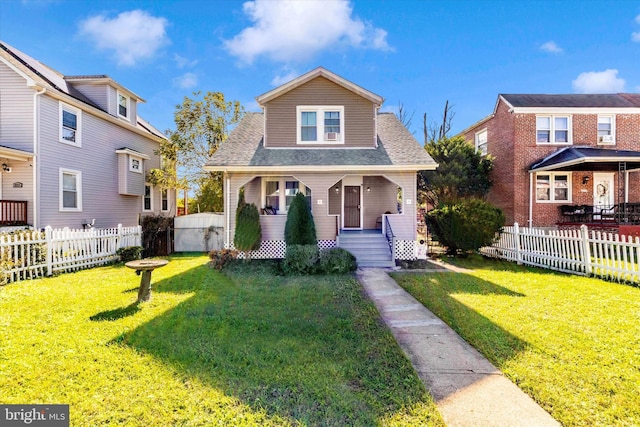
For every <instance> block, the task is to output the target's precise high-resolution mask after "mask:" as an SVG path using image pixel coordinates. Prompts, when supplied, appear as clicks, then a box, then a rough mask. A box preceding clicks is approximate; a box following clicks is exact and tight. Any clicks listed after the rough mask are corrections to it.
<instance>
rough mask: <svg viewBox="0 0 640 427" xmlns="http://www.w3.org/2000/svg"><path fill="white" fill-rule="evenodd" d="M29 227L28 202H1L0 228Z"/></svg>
mask: <svg viewBox="0 0 640 427" xmlns="http://www.w3.org/2000/svg"><path fill="white" fill-rule="evenodd" d="M23 225H27V201H26V200H0V226H3V227H4V226H23Z"/></svg>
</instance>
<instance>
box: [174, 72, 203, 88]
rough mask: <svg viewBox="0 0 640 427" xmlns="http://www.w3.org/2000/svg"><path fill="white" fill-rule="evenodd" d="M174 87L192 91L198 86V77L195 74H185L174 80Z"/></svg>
mask: <svg viewBox="0 0 640 427" xmlns="http://www.w3.org/2000/svg"><path fill="white" fill-rule="evenodd" d="M173 85H174V86H178V87H179V88H182V89H191V88H193V87H196V86H197V85H198V76H196V75H195V74H194V73H184V74H183V75H181V76H180V77H176V78H174V79H173Z"/></svg>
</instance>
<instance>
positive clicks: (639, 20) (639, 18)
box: [635, 15, 640, 24]
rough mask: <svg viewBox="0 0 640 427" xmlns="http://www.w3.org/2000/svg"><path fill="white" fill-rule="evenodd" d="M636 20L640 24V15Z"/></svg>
mask: <svg viewBox="0 0 640 427" xmlns="http://www.w3.org/2000/svg"><path fill="white" fill-rule="evenodd" d="M635 21H636V22H637V23H638V24H640V15H638V16H636V19H635Z"/></svg>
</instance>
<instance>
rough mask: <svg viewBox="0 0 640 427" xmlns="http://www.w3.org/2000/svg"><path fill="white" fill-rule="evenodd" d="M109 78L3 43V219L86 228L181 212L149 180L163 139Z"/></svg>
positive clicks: (0, 219) (0, 221)
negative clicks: (69, 70)
mask: <svg viewBox="0 0 640 427" xmlns="http://www.w3.org/2000/svg"><path fill="white" fill-rule="evenodd" d="M140 102H144V100H143V99H142V98H140V97H139V96H138V95H136V94H135V93H133V92H132V91H130V90H128V89H127V88H125V87H123V86H121V85H120V84H118V83H116V82H115V81H114V80H112V79H111V78H109V77H108V76H104V75H98V76H63V75H62V74H60V73H58V72H56V71H55V70H52V69H51V68H49V67H47V66H46V65H44V64H42V63H40V62H38V61H37V60H35V59H33V58H31V57H29V56H28V55H26V54H24V53H22V52H20V51H19V50H17V49H15V48H13V47H11V46H9V45H7V44H6V43H4V42H0V225H5V226H6V225H25V224H29V225H32V226H33V227H35V228H43V227H45V226H47V225H50V226H52V227H54V228H58V227H69V228H82V227H83V224H86V223H91V222H93V220H95V222H94V226H95V227H101V228H103V227H113V226H116V225H117V224H122V225H124V226H131V225H136V224H138V221H139V216H140V215H145V214H164V215H171V216H173V215H174V213H175V200H176V198H175V191H174V190H162V189H158V188H153V187H151V186H150V185H148V184H147V183H145V177H146V173H147V171H149V170H150V169H152V168H158V167H160V161H161V160H160V157H159V156H158V155H156V154H154V151H155V150H157V149H158V147H159V144H160V142H161V141H162V140H163V139H164V138H165V137H164V136H163V135H162V133H161V132H159V131H158V130H156V129H155V128H153V127H152V126H151V125H149V124H148V123H146V122H145V121H144V120H142V119H141V118H140V117H138V115H137V105H138V103H140Z"/></svg>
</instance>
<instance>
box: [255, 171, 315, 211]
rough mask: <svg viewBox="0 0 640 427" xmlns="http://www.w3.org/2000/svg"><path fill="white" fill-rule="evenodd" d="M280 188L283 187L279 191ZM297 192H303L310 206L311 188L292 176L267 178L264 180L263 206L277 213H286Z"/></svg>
mask: <svg viewBox="0 0 640 427" xmlns="http://www.w3.org/2000/svg"><path fill="white" fill-rule="evenodd" d="M280 189H284V192H283V191H280ZM298 193H303V194H304V195H305V198H306V199H307V205H308V206H309V207H310V208H311V189H310V188H309V187H307V186H305V185H304V184H303V183H301V182H300V181H297V180H296V179H295V178H292V177H273V178H267V179H266V180H265V182H264V199H263V200H264V207H265V208H271V209H272V212H275V213H277V214H286V213H287V211H288V210H289V206H291V202H293V199H294V198H295V197H296V195H297V194H298Z"/></svg>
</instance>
